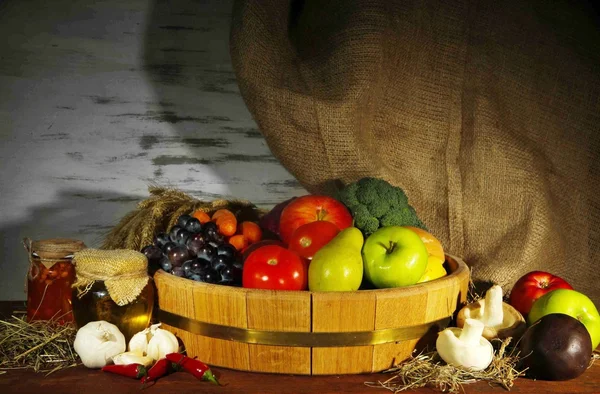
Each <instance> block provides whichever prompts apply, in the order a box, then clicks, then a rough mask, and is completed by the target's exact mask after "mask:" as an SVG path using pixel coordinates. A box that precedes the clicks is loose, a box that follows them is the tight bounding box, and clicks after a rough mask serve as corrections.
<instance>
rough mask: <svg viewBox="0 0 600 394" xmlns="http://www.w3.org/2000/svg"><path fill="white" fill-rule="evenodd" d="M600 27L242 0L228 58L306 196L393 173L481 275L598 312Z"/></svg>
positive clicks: (446, 10)
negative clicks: (529, 282)
mask: <svg viewBox="0 0 600 394" xmlns="http://www.w3.org/2000/svg"><path fill="white" fill-rule="evenodd" d="M599 32H600V29H598V23H597V20H596V19H595V18H594V13H593V10H588V9H585V2H565V1H533V2H531V1H524V2H517V1H514V2H505V1H498V2H496V1H480V0H472V1H469V0H453V1H441V0H440V1H436V0H424V1H415V0H396V1H394V0H337V1H334V0H305V1H297V0H295V1H291V0H238V1H236V3H235V6H234V10H233V21H232V31H231V56H232V61H233V66H234V69H235V72H236V76H237V79H238V83H239V86H240V90H241V93H242V95H243V97H244V99H245V101H246V103H247V105H248V108H249V109H250V111H251V113H252V114H253V116H254V119H255V120H256V122H257V124H258V126H259V128H260V130H261V131H262V133H263V134H264V136H265V138H266V140H267V143H268V145H269V147H270V149H271V150H272V152H273V154H274V155H275V156H276V157H277V158H278V159H279V160H280V161H281V163H283V165H284V166H285V167H286V168H287V169H288V170H289V171H290V172H291V173H292V174H293V175H294V176H295V177H296V178H297V179H298V180H299V181H300V182H301V183H302V185H303V186H305V187H306V188H307V189H308V190H309V191H310V192H315V193H331V192H332V190H333V188H332V181H335V180H341V181H343V182H350V181H354V180H357V179H358V178H360V177H363V176H366V175H370V176H379V177H382V178H384V179H386V180H388V181H390V182H392V183H393V184H395V185H398V186H401V187H402V188H404V189H405V190H406V192H407V194H408V196H409V199H410V203H411V204H412V205H413V206H415V208H416V209H417V211H418V213H419V214H420V216H421V217H422V219H423V220H424V222H425V223H426V225H427V226H428V227H429V228H430V229H431V231H432V232H433V233H434V234H436V235H437V236H438V237H439V238H440V239H441V241H442V242H443V244H444V245H445V247H446V249H447V251H448V252H449V253H452V254H455V255H458V256H461V257H463V258H464V259H465V260H466V261H467V262H468V263H469V264H471V265H472V266H473V267H474V270H473V276H474V277H475V278H476V279H484V280H492V281H495V282H497V283H499V284H501V285H502V286H503V287H505V289H506V290H509V289H510V287H511V286H512V285H513V284H514V281H515V280H516V279H518V277H520V276H521V275H523V274H525V273H526V272H528V271H531V270H535V269H540V270H545V271H550V272H552V273H555V274H557V275H560V276H562V277H564V278H565V279H566V280H568V281H569V282H570V283H571V284H572V285H573V286H574V287H575V288H576V289H578V290H580V291H582V292H584V293H586V294H588V295H589V296H590V297H591V298H592V299H593V300H594V301H595V302H596V304H598V305H600V286H599V285H598V280H599V279H600V274H599V273H598V268H597V266H596V265H597V263H598V258H599V245H600V239H599V238H600V235H599V234H600V233H599V228H598V224H599V221H600V187H599V184H600V182H599V181H600V179H599V171H600V134H599V132H600V77H599V64H600V62H599V60H600V59H599V57H600V55H599V54H600V33H599Z"/></svg>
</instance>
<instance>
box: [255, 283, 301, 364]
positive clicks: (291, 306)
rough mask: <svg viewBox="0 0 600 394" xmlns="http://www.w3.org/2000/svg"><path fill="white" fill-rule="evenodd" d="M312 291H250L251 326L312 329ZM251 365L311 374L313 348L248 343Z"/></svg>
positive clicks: (275, 329)
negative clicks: (311, 349)
mask: <svg viewBox="0 0 600 394" xmlns="http://www.w3.org/2000/svg"><path fill="white" fill-rule="evenodd" d="M310 301H311V297H310V293H308V292H297V291H277V292H276V291H254V292H248V294H247V299H246V302H247V308H248V328H252V329H260V330H269V331H296V332H310V327H311V325H310ZM249 357H250V368H251V370H252V371H256V372H274V373H294V374H304V375H308V374H310V371H311V367H310V364H311V351H310V348H307V347H287V346H267V345H255V344H251V345H249Z"/></svg>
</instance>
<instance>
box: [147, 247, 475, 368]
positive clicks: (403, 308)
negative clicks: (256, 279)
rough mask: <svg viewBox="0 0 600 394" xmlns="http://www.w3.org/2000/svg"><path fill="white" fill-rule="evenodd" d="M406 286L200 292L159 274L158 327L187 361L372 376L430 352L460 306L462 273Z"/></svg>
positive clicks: (454, 266)
mask: <svg viewBox="0 0 600 394" xmlns="http://www.w3.org/2000/svg"><path fill="white" fill-rule="evenodd" d="M445 264H446V267H447V269H448V270H449V274H448V275H447V276H445V277H443V278H440V279H436V280H433V281H431V282H427V283H422V284H417V285H413V286H408V287H403V288H396V289H383V290H359V291H355V292H310V291H270V290H255V289H244V288H237V287H228V286H219V285H211V284H205V283H198V282H194V281H191V280H189V279H183V278H178V277H176V276H174V275H171V274H167V273H165V272H164V271H158V272H157V273H156V274H155V276H154V280H155V283H156V287H157V290H158V303H159V310H158V319H159V320H160V321H161V322H162V323H163V326H164V327H165V328H166V329H168V330H170V331H171V332H173V333H174V334H175V335H177V336H178V337H179V338H180V339H181V340H182V341H183V343H184V345H185V347H186V350H187V353H188V355H189V356H191V357H194V356H198V358H199V359H201V360H203V361H204V362H206V363H207V364H209V365H216V366H220V367H226V368H232V369H237V370H243V371H253V372H269V373H284V374H298V375H334V374H358V373H368V372H379V371H382V370H385V369H387V368H390V367H391V366H392V365H393V364H394V363H397V362H400V361H402V360H405V359H407V358H408V357H409V356H410V355H411V353H412V352H413V350H415V351H418V350H419V349H422V348H423V347H424V346H426V345H429V346H431V345H433V344H434V343H435V338H436V337H437V332H438V331H439V330H440V329H442V328H444V327H446V325H447V324H448V323H449V321H450V320H451V318H452V316H453V314H454V311H455V310H456V309H457V308H458V307H459V305H460V304H461V303H463V302H465V301H466V297H467V291H468V286H469V277H470V276H469V269H468V267H467V265H466V264H465V263H464V262H463V261H462V260H460V259H459V258H456V257H453V256H448V255H447V256H446V263H445Z"/></svg>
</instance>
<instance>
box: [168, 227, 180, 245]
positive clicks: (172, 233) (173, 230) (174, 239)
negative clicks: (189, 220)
mask: <svg viewBox="0 0 600 394" xmlns="http://www.w3.org/2000/svg"><path fill="white" fill-rule="evenodd" d="M181 230H183V227H179V226H173V227H171V231H169V239H170V240H171V242H177V234H179V232H180V231H181Z"/></svg>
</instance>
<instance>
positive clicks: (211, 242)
mask: <svg viewBox="0 0 600 394" xmlns="http://www.w3.org/2000/svg"><path fill="white" fill-rule="evenodd" d="M208 244H209V245H210V246H212V247H213V249H214V250H215V254H216V253H217V248H218V247H219V245H221V244H220V243H218V242H215V241H208Z"/></svg>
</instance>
